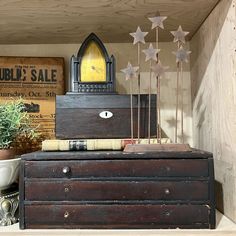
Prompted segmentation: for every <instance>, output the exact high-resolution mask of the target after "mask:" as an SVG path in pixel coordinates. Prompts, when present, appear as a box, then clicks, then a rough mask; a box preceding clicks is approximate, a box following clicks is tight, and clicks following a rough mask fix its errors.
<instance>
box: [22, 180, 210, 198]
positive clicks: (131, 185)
mask: <svg viewBox="0 0 236 236" xmlns="http://www.w3.org/2000/svg"><path fill="white" fill-rule="evenodd" d="M208 184H209V183H208V181H173V180H172V181H151V180H147V179H146V180H145V179H143V180H137V179H136V180H135V181H134V180H133V181H118V180H116V181H114V180H113V181H112V180H107V179H106V180H102V181H98V180H91V179H90V180H88V181H84V180H54V181H53V182H52V181H51V180H50V179H48V180H43V181H39V180H38V179H37V180H36V181H34V180H28V181H25V200H26V201H113V202H114V201H130V200H133V201H147V200H150V201H151V200H155V201H170V200H171V201H175V200H184V201H207V200H208V199H209V195H208ZM131 189H132V191H130V190H131ZM186 193H188V194H186Z"/></svg>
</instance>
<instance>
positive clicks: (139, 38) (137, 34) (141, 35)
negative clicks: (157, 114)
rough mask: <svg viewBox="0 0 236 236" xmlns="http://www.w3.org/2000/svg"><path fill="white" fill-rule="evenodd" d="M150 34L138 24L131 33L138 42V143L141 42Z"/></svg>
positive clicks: (135, 41)
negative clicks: (143, 30)
mask: <svg viewBox="0 0 236 236" xmlns="http://www.w3.org/2000/svg"><path fill="white" fill-rule="evenodd" d="M147 34H148V32H142V31H141V29H140V27H139V26H138V28H137V30H136V32H134V33H130V35H131V36H132V37H133V38H134V42H133V44H136V43H138V67H139V72H138V143H139V141H140V87H141V84H140V44H141V43H143V44H145V40H144V37H145V36H146V35H147Z"/></svg>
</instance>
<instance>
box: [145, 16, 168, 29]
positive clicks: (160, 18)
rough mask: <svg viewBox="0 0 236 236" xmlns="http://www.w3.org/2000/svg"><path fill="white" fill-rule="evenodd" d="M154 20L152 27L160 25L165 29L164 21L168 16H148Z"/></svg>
mask: <svg viewBox="0 0 236 236" xmlns="http://www.w3.org/2000/svg"><path fill="white" fill-rule="evenodd" d="M148 19H149V20H150V21H151V22H152V29H155V28H156V27H159V28H161V29H164V25H163V21H164V20H166V19H167V16H156V17H150V18H148Z"/></svg>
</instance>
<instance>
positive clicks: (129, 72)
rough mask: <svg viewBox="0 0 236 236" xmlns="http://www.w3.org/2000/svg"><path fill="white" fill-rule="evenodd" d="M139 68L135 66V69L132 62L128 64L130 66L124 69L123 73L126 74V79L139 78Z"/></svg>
mask: <svg viewBox="0 0 236 236" xmlns="http://www.w3.org/2000/svg"><path fill="white" fill-rule="evenodd" d="M138 69H139V67H138V66H135V67H133V66H132V65H131V63H130V62H128V65H127V67H126V68H124V69H122V70H121V71H122V72H123V73H124V74H125V79H126V80H129V79H134V78H136V77H137V71H138Z"/></svg>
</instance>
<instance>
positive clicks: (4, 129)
mask: <svg viewBox="0 0 236 236" xmlns="http://www.w3.org/2000/svg"><path fill="white" fill-rule="evenodd" d="M19 136H26V137H30V138H31V137H32V138H33V137H34V136H35V129H34V128H32V127H31V126H30V117H29V114H28V113H27V112H26V111H25V106H24V103H23V100H22V99H17V100H12V101H10V102H7V103H5V104H1V105H0V160H4V159H11V158H14V148H13V144H14V141H15V140H16V139H17V138H18V137H19Z"/></svg>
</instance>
